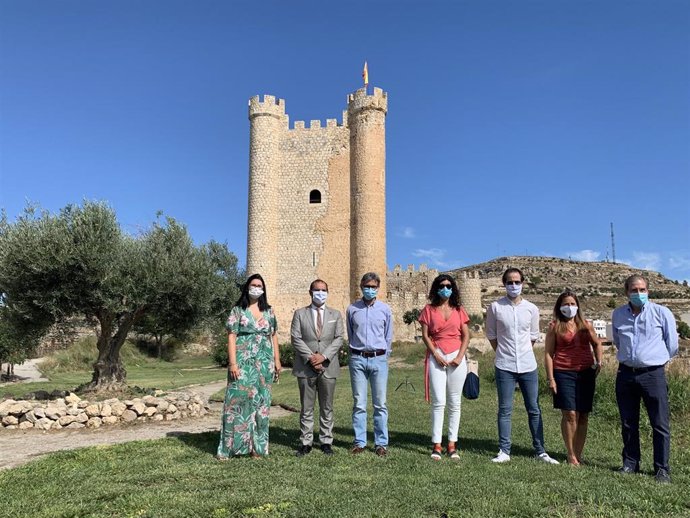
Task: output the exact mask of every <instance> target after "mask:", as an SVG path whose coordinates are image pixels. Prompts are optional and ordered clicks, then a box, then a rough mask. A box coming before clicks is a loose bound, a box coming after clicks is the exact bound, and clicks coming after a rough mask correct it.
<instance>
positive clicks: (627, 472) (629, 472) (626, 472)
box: [616, 466, 640, 475]
mask: <svg viewBox="0 0 690 518" xmlns="http://www.w3.org/2000/svg"><path fill="white" fill-rule="evenodd" d="M639 472H640V470H639V469H634V468H631V467H630V466H622V467H620V468H618V469H617V470H616V473H623V474H624V475H633V474H635V473H639Z"/></svg>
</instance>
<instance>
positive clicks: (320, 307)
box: [290, 279, 344, 457]
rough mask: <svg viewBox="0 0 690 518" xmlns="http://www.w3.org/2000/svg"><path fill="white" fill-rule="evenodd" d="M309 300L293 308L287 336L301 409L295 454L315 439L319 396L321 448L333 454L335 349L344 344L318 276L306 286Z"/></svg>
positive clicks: (304, 450)
mask: <svg viewBox="0 0 690 518" xmlns="http://www.w3.org/2000/svg"><path fill="white" fill-rule="evenodd" d="M309 295H310V296H311V300H312V302H311V304H310V305H309V306H307V307H306V308H301V309H298V310H297V311H295V314H294V315H293V317H292V327H291V330H290V336H291V340H292V346H293V347H294V348H295V365H294V367H293V369H292V374H293V375H294V376H296V377H297V384H298V386H299V397H300V403H301V405H302V409H301V411H300V415H299V421H300V447H299V448H298V449H297V456H298V457H303V456H304V455H307V454H308V453H310V452H311V449H312V444H313V441H314V403H315V400H316V396H317V395H318V398H319V428H320V431H319V442H320V443H321V451H323V453H324V454H326V455H333V447H332V444H333V394H334V393H335V381H336V378H337V377H338V374H339V373H340V363H339V361H338V351H340V347H341V346H342V345H343V335H344V328H343V318H342V316H341V315H340V311H337V310H335V309H331V308H329V307H326V298H327V297H328V285H327V284H326V283H325V282H324V281H322V280H321V279H317V280H315V281H314V282H312V283H311V286H309Z"/></svg>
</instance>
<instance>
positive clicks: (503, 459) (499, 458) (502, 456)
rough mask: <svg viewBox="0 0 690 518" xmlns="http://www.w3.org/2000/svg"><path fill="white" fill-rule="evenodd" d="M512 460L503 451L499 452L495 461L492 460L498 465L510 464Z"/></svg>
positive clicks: (492, 460)
mask: <svg viewBox="0 0 690 518" xmlns="http://www.w3.org/2000/svg"><path fill="white" fill-rule="evenodd" d="M509 460H510V455H508V454H507V453H506V452H504V451H503V450H498V455H496V456H495V457H494V458H493V459H491V462H496V463H499V464H500V463H503V462H508V461H509Z"/></svg>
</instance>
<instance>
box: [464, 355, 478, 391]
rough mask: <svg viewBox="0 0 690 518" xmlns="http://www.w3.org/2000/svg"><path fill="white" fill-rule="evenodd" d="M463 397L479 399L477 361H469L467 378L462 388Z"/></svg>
mask: <svg viewBox="0 0 690 518" xmlns="http://www.w3.org/2000/svg"><path fill="white" fill-rule="evenodd" d="M462 395H463V396H465V398H466V399H477V398H478V397H479V363H478V362H477V360H467V377H466V378H465V384H464V385H463V387H462Z"/></svg>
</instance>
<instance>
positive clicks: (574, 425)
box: [544, 291, 602, 466]
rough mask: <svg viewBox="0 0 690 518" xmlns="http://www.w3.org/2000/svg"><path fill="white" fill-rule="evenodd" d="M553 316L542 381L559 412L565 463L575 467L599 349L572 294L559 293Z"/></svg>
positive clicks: (598, 343)
mask: <svg viewBox="0 0 690 518" xmlns="http://www.w3.org/2000/svg"><path fill="white" fill-rule="evenodd" d="M553 317H554V319H553V322H551V325H550V326H549V331H548V333H547V334H546V347H545V353H544V365H545V367H546V379H547V381H548V383H549V388H550V389H551V392H552V393H553V406H554V408H558V409H560V410H561V414H562V417H561V434H562V435H563V442H565V447H566V449H567V450H568V463H569V464H572V465H573V466H579V465H580V463H581V462H582V450H583V449H584V447H585V439H586V438H587V424H588V422H589V413H590V412H591V411H592V402H593V400H594V386H595V380H596V376H597V374H599V370H600V369H601V355H602V346H601V341H600V340H599V338H598V337H597V335H596V333H595V332H594V328H593V327H592V325H591V324H590V323H589V322H586V321H585V320H584V319H583V318H582V313H581V312H580V303H579V301H578V300H577V295H575V293H573V292H571V291H565V292H563V293H561V294H560V296H559V297H558V299H557V300H556V305H555V306H554V308H553ZM592 353H594V355H592Z"/></svg>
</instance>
